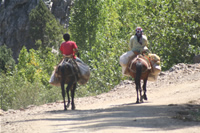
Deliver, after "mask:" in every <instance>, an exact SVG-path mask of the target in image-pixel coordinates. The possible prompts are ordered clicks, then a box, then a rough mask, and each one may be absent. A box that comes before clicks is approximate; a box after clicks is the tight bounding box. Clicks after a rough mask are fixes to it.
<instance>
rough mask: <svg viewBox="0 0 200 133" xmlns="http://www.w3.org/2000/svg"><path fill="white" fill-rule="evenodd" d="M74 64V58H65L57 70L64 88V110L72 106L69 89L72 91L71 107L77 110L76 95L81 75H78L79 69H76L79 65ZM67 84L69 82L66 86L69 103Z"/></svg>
mask: <svg viewBox="0 0 200 133" xmlns="http://www.w3.org/2000/svg"><path fill="white" fill-rule="evenodd" d="M74 64H75V61H74V59H71V58H65V59H64V61H63V62H62V63H61V64H60V65H59V66H58V70H57V73H58V75H59V78H60V85H61V89H62V97H63V101H64V110H67V108H68V107H69V106H70V97H69V90H70V91H71V109H72V110H75V104H74V95H75V90H76V87H77V81H78V80H79V76H78V69H76V67H77V66H74ZM65 84H67V87H66V92H67V98H68V102H67V105H66V101H65V94H66V92H65Z"/></svg>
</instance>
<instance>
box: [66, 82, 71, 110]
mask: <svg viewBox="0 0 200 133" xmlns="http://www.w3.org/2000/svg"><path fill="white" fill-rule="evenodd" d="M71 87H72V82H70V83H68V86H67V88H66V91H67V98H68V101H67V106H66V107H67V108H68V107H69V105H70V97H69V90H70V88H71Z"/></svg>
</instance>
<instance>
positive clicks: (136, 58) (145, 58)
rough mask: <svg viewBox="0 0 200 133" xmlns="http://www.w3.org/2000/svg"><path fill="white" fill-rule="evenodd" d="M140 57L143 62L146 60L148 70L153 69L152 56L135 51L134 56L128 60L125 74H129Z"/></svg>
mask: <svg viewBox="0 0 200 133" xmlns="http://www.w3.org/2000/svg"><path fill="white" fill-rule="evenodd" d="M138 59H140V60H141V61H142V62H144V64H145V66H146V67H147V69H148V70H151V71H152V64H151V61H150V58H149V57H148V55H146V54H139V53H134V56H132V57H131V58H130V59H129V61H128V64H127V68H126V70H125V74H128V75H129V73H130V70H131V67H132V65H133V63H134V62H135V61H136V60H138Z"/></svg>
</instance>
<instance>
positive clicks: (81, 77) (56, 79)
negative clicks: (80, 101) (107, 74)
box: [49, 59, 90, 86]
mask: <svg viewBox="0 0 200 133" xmlns="http://www.w3.org/2000/svg"><path fill="white" fill-rule="evenodd" d="M71 60H73V59H71ZM65 61H66V59H63V60H62V61H61V63H59V65H61V64H63V63H65ZM70 63H71V64H72V63H73V64H72V66H77V67H73V68H72V70H73V71H74V75H78V77H77V78H78V81H77V82H78V83H79V84H80V85H84V84H86V83H87V82H88V80H89V78H90V68H89V66H88V65H87V64H85V63H83V62H78V61H74V60H73V61H72V62H70ZM59 65H58V66H59ZM58 66H57V67H55V68H54V71H53V72H52V75H51V78H50V80H49V83H50V84H51V85H54V86H60V75H58V74H57V69H58Z"/></svg>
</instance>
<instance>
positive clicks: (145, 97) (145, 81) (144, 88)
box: [143, 79, 147, 100]
mask: <svg viewBox="0 0 200 133" xmlns="http://www.w3.org/2000/svg"><path fill="white" fill-rule="evenodd" d="M146 87H147V79H145V80H144V84H143V91H144V95H143V98H144V100H147V95H146V91H147V90H146Z"/></svg>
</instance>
